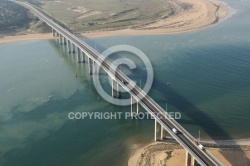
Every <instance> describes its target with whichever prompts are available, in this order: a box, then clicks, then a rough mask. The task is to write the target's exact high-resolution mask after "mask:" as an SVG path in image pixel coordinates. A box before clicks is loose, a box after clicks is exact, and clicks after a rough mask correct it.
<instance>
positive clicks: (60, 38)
mask: <svg viewBox="0 0 250 166" xmlns="http://www.w3.org/2000/svg"><path fill="white" fill-rule="evenodd" d="M58 39H59V44H62V43H63V42H62V35H61V34H60V33H59V38H58Z"/></svg>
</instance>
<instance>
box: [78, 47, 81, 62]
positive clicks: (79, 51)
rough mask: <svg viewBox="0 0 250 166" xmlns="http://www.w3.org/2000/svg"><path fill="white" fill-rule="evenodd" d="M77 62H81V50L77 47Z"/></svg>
mask: <svg viewBox="0 0 250 166" xmlns="http://www.w3.org/2000/svg"><path fill="white" fill-rule="evenodd" d="M77 62H78V63H81V50H80V48H78V47H77Z"/></svg>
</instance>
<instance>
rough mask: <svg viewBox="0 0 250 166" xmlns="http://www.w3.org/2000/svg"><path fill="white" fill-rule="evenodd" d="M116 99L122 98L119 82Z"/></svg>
mask: <svg viewBox="0 0 250 166" xmlns="http://www.w3.org/2000/svg"><path fill="white" fill-rule="evenodd" d="M116 97H117V98H120V97H121V92H120V85H119V84H118V82H117V83H116Z"/></svg>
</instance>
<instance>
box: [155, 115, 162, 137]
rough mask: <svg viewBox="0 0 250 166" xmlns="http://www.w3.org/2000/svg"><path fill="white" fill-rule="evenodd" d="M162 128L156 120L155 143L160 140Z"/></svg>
mask: <svg viewBox="0 0 250 166" xmlns="http://www.w3.org/2000/svg"><path fill="white" fill-rule="evenodd" d="M160 127H161V125H160V124H159V123H158V122H157V120H156V119H155V139H154V140H155V141H157V140H158V139H159V133H160Z"/></svg>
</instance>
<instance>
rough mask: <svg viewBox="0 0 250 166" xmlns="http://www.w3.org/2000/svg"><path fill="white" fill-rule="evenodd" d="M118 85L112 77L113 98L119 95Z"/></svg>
mask: <svg viewBox="0 0 250 166" xmlns="http://www.w3.org/2000/svg"><path fill="white" fill-rule="evenodd" d="M111 79H112V78H111ZM118 86H119V85H118V83H117V82H116V81H115V80H114V79H112V97H114V98H118V96H119V94H118V93H119V92H118Z"/></svg>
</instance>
